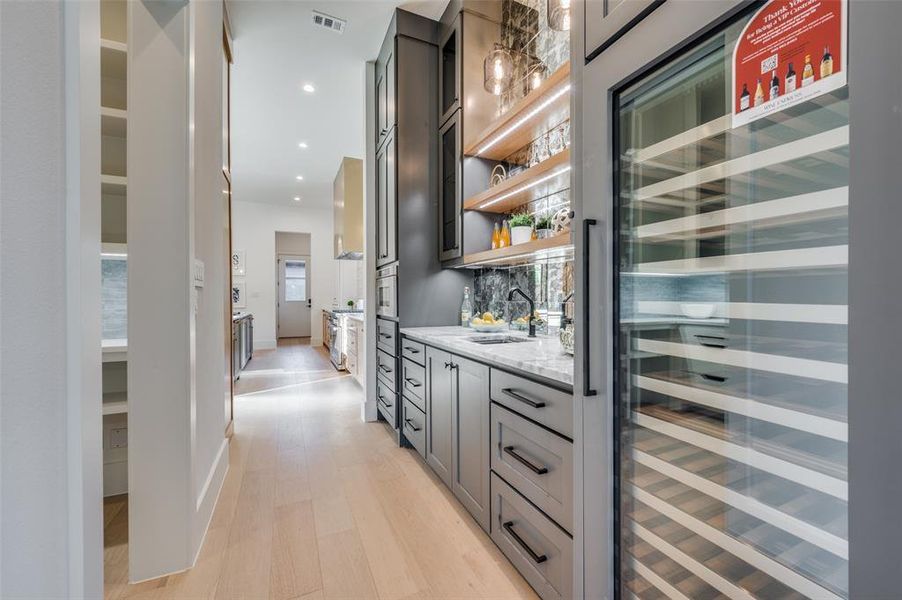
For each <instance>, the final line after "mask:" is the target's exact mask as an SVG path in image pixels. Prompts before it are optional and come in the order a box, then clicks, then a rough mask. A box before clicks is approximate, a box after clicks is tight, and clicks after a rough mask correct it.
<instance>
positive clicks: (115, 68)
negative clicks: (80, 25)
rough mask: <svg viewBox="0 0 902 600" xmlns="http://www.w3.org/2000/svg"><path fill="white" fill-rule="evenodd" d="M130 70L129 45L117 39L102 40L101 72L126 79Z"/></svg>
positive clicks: (107, 75)
mask: <svg viewBox="0 0 902 600" xmlns="http://www.w3.org/2000/svg"><path fill="white" fill-rule="evenodd" d="M127 70H128V45H127V44H125V43H123V42H117V41H115V40H105V39H101V40H100V74H101V76H102V77H110V78H112V79H125V74H126V73H127Z"/></svg>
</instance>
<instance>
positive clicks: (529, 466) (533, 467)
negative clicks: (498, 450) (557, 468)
mask: <svg viewBox="0 0 902 600" xmlns="http://www.w3.org/2000/svg"><path fill="white" fill-rule="evenodd" d="M504 452H505V454H508V455H510V456H512V457H514V459H515V460H517V461H519V462H520V464H522V465H524V466H525V467H526V468H527V469H529V470H530V471H532V472H533V473H535V474H536V475H544V474H545V473H547V472H548V467H544V466H541V467H540V466H537V465H536V464H535V463H533V462H532V461H531V460H529V459H528V458H526V457H525V456H523V455H522V454H520V453H519V452H516V451H515V450H514V447H513V446H505V447H504Z"/></svg>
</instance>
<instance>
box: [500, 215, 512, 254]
mask: <svg viewBox="0 0 902 600" xmlns="http://www.w3.org/2000/svg"><path fill="white" fill-rule="evenodd" d="M510 245H511V228H510V224H509V223H508V222H507V220H505V221H504V222H503V223H502V224H501V241H500V243H499V244H498V247H499V248H507V247H508V246H510Z"/></svg>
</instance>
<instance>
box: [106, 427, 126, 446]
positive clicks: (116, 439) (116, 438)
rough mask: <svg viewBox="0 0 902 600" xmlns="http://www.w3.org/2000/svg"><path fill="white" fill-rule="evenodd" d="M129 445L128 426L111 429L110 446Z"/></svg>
mask: <svg viewBox="0 0 902 600" xmlns="http://www.w3.org/2000/svg"><path fill="white" fill-rule="evenodd" d="M127 447H128V427H116V428H114V429H110V448H127Z"/></svg>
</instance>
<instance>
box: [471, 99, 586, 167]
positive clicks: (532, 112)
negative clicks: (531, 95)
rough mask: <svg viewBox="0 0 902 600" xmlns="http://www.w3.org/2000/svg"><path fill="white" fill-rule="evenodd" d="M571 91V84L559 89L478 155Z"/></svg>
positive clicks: (493, 140) (479, 151)
mask: <svg viewBox="0 0 902 600" xmlns="http://www.w3.org/2000/svg"><path fill="white" fill-rule="evenodd" d="M569 91H570V84H569V83H568V84H567V85H565V86H564V87H562V88H561V89H559V90H558V91H557V92H555V93H554V94H552V95H551V96H549V97H548V99H547V100H544V101H543V102H542V103H541V104H539V105H538V106H537V107H535V108H534V109H532V110H531V111H529V112H528V113H526V114H525V115H523V116H522V117H520V118H519V119H517V121H516V122H514V124H513V125H511V126H510V127H508V128H507V129H505V130H504V131H503V132H502V133H500V134H498V136H497V137H495V138H493V139H492V141H491V142H489V143H487V144H486V145H485V146H483V147H481V148H480V149H479V150H478V151H477V152H476V154H477V155H480V154H482V153H483V152H486V151H488V149H489V148H491V147H492V146H494V145H495V144H497V143H498V142H500V141H501V140H503V139H504V138H506V137H507V136H509V135H510V134H511V132H513V131H515V130H517V129H518V128H519V127H520V126H522V125H523V124H524V123H526V122H527V121H529V120H530V119H531V118H533V117H534V116H536V115H537V114H539V113H540V112H542V111H543V110H545V108H547V107H548V106H549V105H550V104H551V103H552V102H554V101H555V100H557V99H558V98H560V97H561V96H563V95H564V94H566V93H567V92H569Z"/></svg>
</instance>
